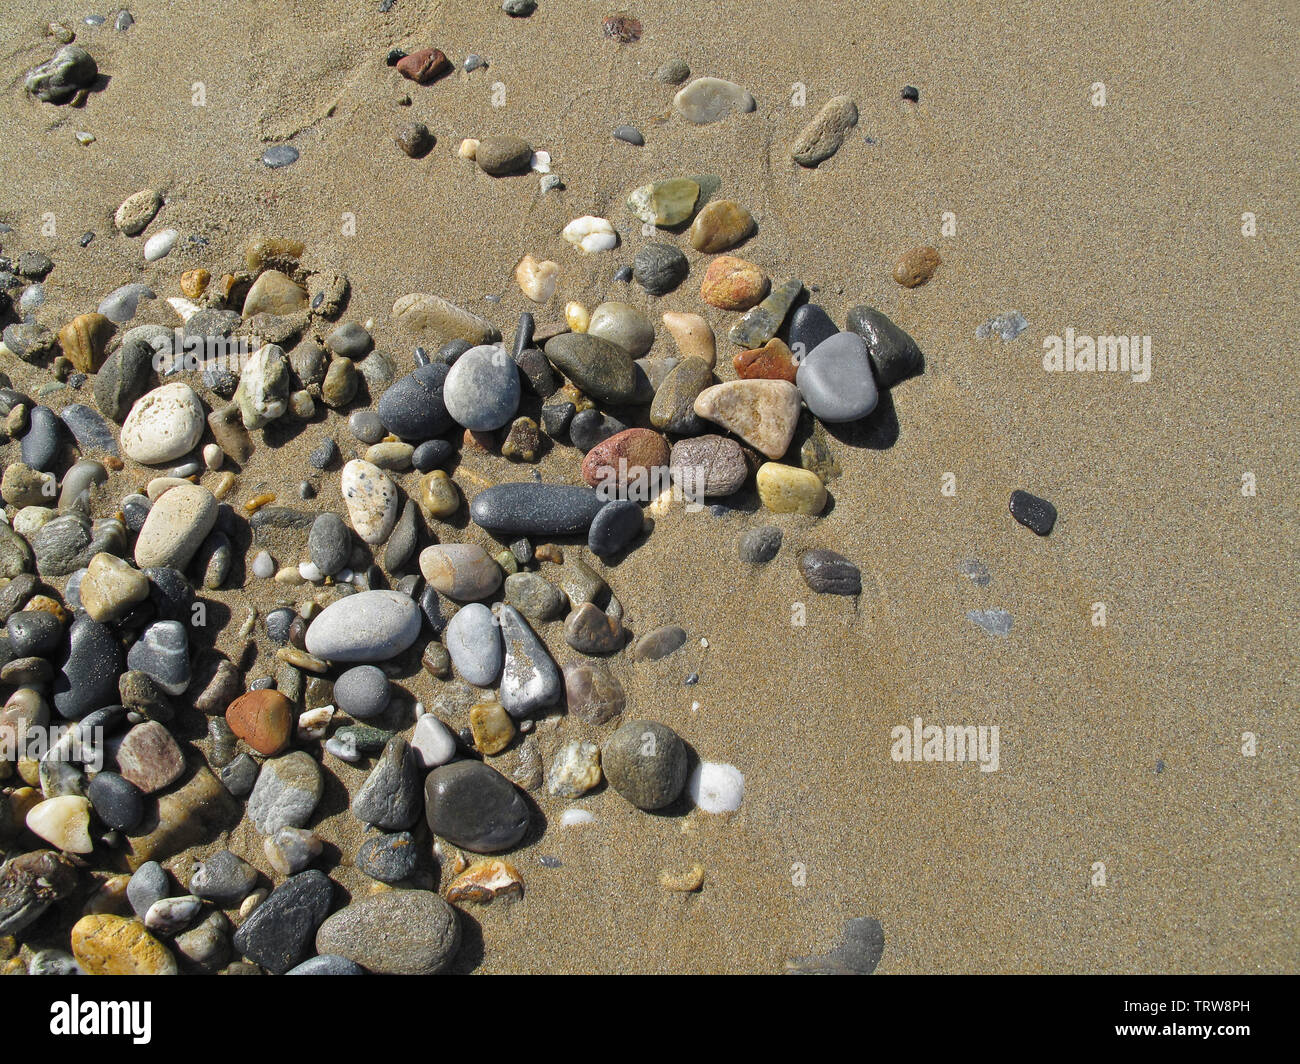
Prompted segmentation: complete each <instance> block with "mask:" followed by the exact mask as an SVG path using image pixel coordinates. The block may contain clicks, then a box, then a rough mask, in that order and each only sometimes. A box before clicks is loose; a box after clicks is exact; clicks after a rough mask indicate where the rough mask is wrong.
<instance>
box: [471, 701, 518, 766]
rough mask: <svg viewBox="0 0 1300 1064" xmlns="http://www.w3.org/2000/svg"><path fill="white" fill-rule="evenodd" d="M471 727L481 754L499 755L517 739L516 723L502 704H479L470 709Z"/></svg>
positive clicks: (476, 747)
mask: <svg viewBox="0 0 1300 1064" xmlns="http://www.w3.org/2000/svg"><path fill="white" fill-rule="evenodd" d="M469 727H470V731H471V732H472V733H473V735H474V747H475V749H476V750H478V751H479V752H480V753H483V754H487V755H489V756H491V755H492V754H499V753H501V751H502V750H504V749H505V748H506V747H507V746H509V745H510V740H511V739H513V738H514V737H515V723H514V721H512V720H511V719H510V714H509V713H507V712H506V711H505V708H504V707H503V706H502V705H501V703H500V702H479V703H477V704H475V705H473V706H471V707H470V710H469Z"/></svg>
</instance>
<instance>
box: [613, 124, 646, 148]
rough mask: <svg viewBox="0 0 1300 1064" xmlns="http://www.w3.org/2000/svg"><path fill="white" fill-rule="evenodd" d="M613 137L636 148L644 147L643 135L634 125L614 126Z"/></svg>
mask: <svg viewBox="0 0 1300 1064" xmlns="http://www.w3.org/2000/svg"><path fill="white" fill-rule="evenodd" d="M614 139H615V140H621V141H624V142H625V143H627V144H632V145H634V146H635V147H638V148H643V147H645V137H643V136H642V135H641V131H640V130H639V129H637V128H636V126H615V127H614Z"/></svg>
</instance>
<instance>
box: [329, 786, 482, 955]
mask: <svg viewBox="0 0 1300 1064" xmlns="http://www.w3.org/2000/svg"><path fill="white" fill-rule="evenodd" d="M487 771H488V772H491V771H492V770H491V769H488V770H487ZM460 940H461V933H460V920H459V917H458V916H457V915H456V910H455V909H453V908H452V907H451V906H450V905H448V904H447V903H446V902H445V901H443V899H442V898H440V897H439V896H438V895H437V894H434V893H433V892H432V891H427V890H390V891H384V892H382V893H380V894H372V895H370V896H369V897H366V898H361V899H359V900H357V901H354V902H352V903H351V904H350V905H347V906H345V907H344V908H342V909H340V910H339V911H338V912H336V913H334V914H333V915H332V916H330V917H329V918H328V919H327V920H326V921H325V922H324V923H323V924H321V926H320V930H318V931H317V932H316V951H317V952H318V953H320V954H325V955H330V956H338V957H343V958H346V959H347V960H350V961H353V962H355V963H356V964H359V965H360V966H361V967H362V968H365V969H366V970H367V971H370V972H374V973H375V974H377V975H433V974H435V973H437V972H440V971H442V970H443V969H445V968H446V967H447V966H448V965H449V964H451V962H452V960H453V959H454V958H455V956H456V952H457V950H459V949H460Z"/></svg>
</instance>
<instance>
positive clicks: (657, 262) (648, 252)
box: [632, 244, 690, 296]
mask: <svg viewBox="0 0 1300 1064" xmlns="http://www.w3.org/2000/svg"><path fill="white" fill-rule="evenodd" d="M689 272H690V264H689V263H688V262H687V261H686V256H685V255H683V254H682V253H681V252H680V251H678V250H677V248H675V247H673V246H672V245H671V244H647V245H646V246H645V247H643V248H642V249H641V250H640V251H638V252H637V254H636V258H635V259H634V260H633V265H632V276H633V277H635V278H636V282H637V284H639V285H640V286H641V287H642V288H644V289H645V290H646V291H647V292H649V293H650V294H651V295H653V296H662V295H667V294H668V293H669V292H671V291H672V290H673V289H674V288H676V287H677V286H678V285H679V284H681V283H682V282H683V281H684V280H686V275H687V274H688V273H689Z"/></svg>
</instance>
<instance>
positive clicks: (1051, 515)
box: [1010, 491, 1056, 536]
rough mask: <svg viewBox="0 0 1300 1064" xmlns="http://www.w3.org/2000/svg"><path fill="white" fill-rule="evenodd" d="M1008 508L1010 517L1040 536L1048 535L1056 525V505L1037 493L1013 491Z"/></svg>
mask: <svg viewBox="0 0 1300 1064" xmlns="http://www.w3.org/2000/svg"><path fill="white" fill-rule="evenodd" d="M1010 508H1011V516H1012V517H1014V518H1015V519H1016V520H1017V521H1019V522H1020V523H1021V524H1022V525H1024V526H1025V527H1026V528H1028V529H1030V530H1032V531H1034V532H1037V533H1038V534H1039V535H1040V536H1046V535H1048V534H1049V533H1050V532H1051V531H1052V529H1053V528H1055V527H1056V507H1055V506H1053V505H1052V504H1051V503H1050V502H1048V501H1047V500H1046V499H1040V498H1039V497H1038V496H1037V495H1030V494H1029V492H1027V491H1013V492H1012V493H1011V504H1010Z"/></svg>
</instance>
